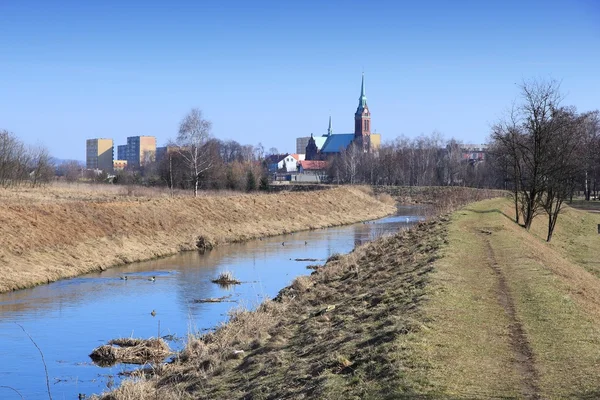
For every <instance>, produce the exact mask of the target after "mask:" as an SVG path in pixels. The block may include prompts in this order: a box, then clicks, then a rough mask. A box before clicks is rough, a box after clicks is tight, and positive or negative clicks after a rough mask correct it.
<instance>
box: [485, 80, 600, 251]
mask: <svg viewBox="0 0 600 400" xmlns="http://www.w3.org/2000/svg"><path fill="white" fill-rule="evenodd" d="M520 89H521V97H520V100H519V101H518V102H517V103H515V104H514V105H513V107H512V108H511V110H510V112H509V113H508V115H507V116H506V117H505V118H503V119H502V120H500V121H499V122H498V123H497V124H496V125H495V126H494V127H493V131H492V135H491V149H490V150H491V152H492V154H493V155H494V159H495V160H496V163H495V164H494V166H495V168H496V170H497V171H498V172H499V173H500V174H501V175H503V176H504V181H505V183H506V185H507V186H508V187H510V189H511V190H512V193H513V197H514V205H515V213H516V219H517V223H519V222H520V221H521V220H522V221H523V225H524V226H525V228H526V229H528V230H529V229H530V228H531V224H532V221H533V219H534V218H535V217H536V216H537V215H539V214H540V213H546V214H547V215H548V231H547V238H546V240H547V241H550V240H551V239H552V234H553V232H554V228H555V226H556V221H557V219H558V215H559V213H560V211H561V209H562V207H563V205H564V202H565V200H567V199H572V197H573V194H574V193H575V191H578V190H583V191H584V193H585V197H586V199H587V200H589V199H590V197H591V194H592V192H594V193H595V192H596V182H597V181H598V179H600V176H599V172H600V171H599V166H600V114H599V112H598V111H593V112H587V113H582V114H580V113H577V111H576V109H575V108H574V107H569V106H563V105H562V104H561V102H562V100H563V99H562V96H561V93H560V90H559V89H560V88H559V84H558V83H557V82H556V81H536V80H534V81H529V82H525V83H523V84H522V85H521V87H520Z"/></svg>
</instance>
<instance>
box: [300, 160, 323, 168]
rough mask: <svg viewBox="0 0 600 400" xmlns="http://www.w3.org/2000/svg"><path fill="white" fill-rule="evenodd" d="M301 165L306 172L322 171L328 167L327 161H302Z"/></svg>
mask: <svg viewBox="0 0 600 400" xmlns="http://www.w3.org/2000/svg"><path fill="white" fill-rule="evenodd" d="M300 165H301V166H302V168H303V169H305V170H320V169H326V168H327V166H328V163H327V161H318V160H303V161H300Z"/></svg>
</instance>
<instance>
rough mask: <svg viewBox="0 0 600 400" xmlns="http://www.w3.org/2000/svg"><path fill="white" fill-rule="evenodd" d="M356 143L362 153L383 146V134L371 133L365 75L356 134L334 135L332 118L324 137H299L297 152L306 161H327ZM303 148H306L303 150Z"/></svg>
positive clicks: (357, 111)
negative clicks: (302, 154)
mask: <svg viewBox="0 0 600 400" xmlns="http://www.w3.org/2000/svg"><path fill="white" fill-rule="evenodd" d="M352 143H354V144H355V145H356V146H358V147H359V148H360V150H361V151H364V152H370V151H377V149H379V146H380V145H381V134H377V133H371V112H370V111H369V106H368V105H367V96H366V95H365V76H364V74H363V77H362V83H361V88H360V97H359V98H358V107H357V109H356V112H355V113H354V133H333V129H332V127H331V117H329V128H328V129H327V133H326V134H325V135H323V136H313V135H311V136H310V137H308V136H307V137H299V138H297V139H296V151H297V152H298V153H301V152H304V154H305V155H306V160H308V161H310V160H326V159H327V158H328V157H329V156H332V155H335V154H339V153H341V152H342V151H344V150H346V149H347V148H348V146H350V145H351V144H352ZM302 146H304V147H303V148H302Z"/></svg>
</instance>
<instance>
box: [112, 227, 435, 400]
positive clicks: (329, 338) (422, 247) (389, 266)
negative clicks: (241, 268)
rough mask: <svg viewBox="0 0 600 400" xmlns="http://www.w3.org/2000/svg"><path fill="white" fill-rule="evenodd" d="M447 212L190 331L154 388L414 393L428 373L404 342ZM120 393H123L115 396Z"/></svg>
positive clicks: (276, 393)
mask: <svg viewBox="0 0 600 400" xmlns="http://www.w3.org/2000/svg"><path fill="white" fill-rule="evenodd" d="M444 226H445V222H443V221H439V220H436V221H431V222H427V223H423V224H420V225H419V227H418V228H416V229H414V230H412V231H410V232H404V233H400V234H398V235H395V236H391V237H383V238H380V239H378V240H376V241H375V242H372V243H369V244H367V245H365V246H361V247H360V248H357V249H356V250H355V251H354V252H352V253H351V254H349V255H346V256H336V257H332V258H330V260H329V261H328V262H327V264H326V266H324V267H323V268H320V269H318V270H317V271H315V272H314V273H313V274H312V275H311V276H309V277H299V278H297V279H296V280H294V282H293V283H292V285H291V286H290V287H288V288H286V289H284V290H282V291H281V293H280V294H279V296H278V297H277V298H276V299H275V300H274V301H268V302H265V303H263V304H262V305H261V306H260V307H259V308H258V310H257V311H256V312H248V311H245V310H243V309H242V310H236V311H234V312H233V314H232V316H231V319H230V321H229V322H228V323H226V324H224V325H223V326H221V327H220V328H219V329H217V330H216V331H215V332H213V333H210V334H207V335H204V336H202V337H199V338H194V337H192V338H190V340H189V341H188V345H187V347H186V349H185V350H184V351H183V353H182V354H181V356H180V358H179V360H178V361H177V362H176V363H174V364H172V365H168V366H167V367H165V369H164V370H163V371H160V372H159V373H157V375H156V376H155V377H154V378H153V379H152V382H153V384H154V390H168V391H170V392H173V393H185V394H186V396H189V397H191V398H195V399H221V398H222V399H233V398H253V399H261V398H327V399H348V398H381V397H393V398H397V397H402V396H410V395H411V394H414V393H417V392H418V391H419V390H421V389H420V388H421V386H422V385H423V384H424V382H425V381H424V380H421V381H419V380H416V379H414V376H412V375H410V374H408V373H407V371H408V370H411V369H414V366H413V365H412V364H413V363H415V364H418V363H419V361H418V360H414V359H412V358H411V356H410V354H406V349H408V345H407V341H408V342H410V341H412V340H413V339H412V338H413V337H414V336H415V335H417V334H418V333H419V331H420V330H421V329H422V327H423V323H422V320H423V317H424V316H423V315H422V314H421V312H420V304H421V301H422V299H423V297H422V295H423V293H424V288H425V287H426V284H427V281H428V275H429V272H430V271H431V270H432V269H433V263H434V262H435V260H436V256H435V254H436V251H437V249H438V248H439V246H440V245H442V244H443V236H444V229H445V228H444ZM115 399H116V400H122V399H121V398H119V397H116V398H115Z"/></svg>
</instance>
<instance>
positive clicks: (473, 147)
mask: <svg viewBox="0 0 600 400" xmlns="http://www.w3.org/2000/svg"><path fill="white" fill-rule="evenodd" d="M487 149H488V148H487V146H486V145H484V144H463V145H462V146H461V149H460V151H461V155H462V159H463V160H466V161H468V162H469V163H470V164H474V163H476V162H479V161H484V160H485V153H486V152H487Z"/></svg>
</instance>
